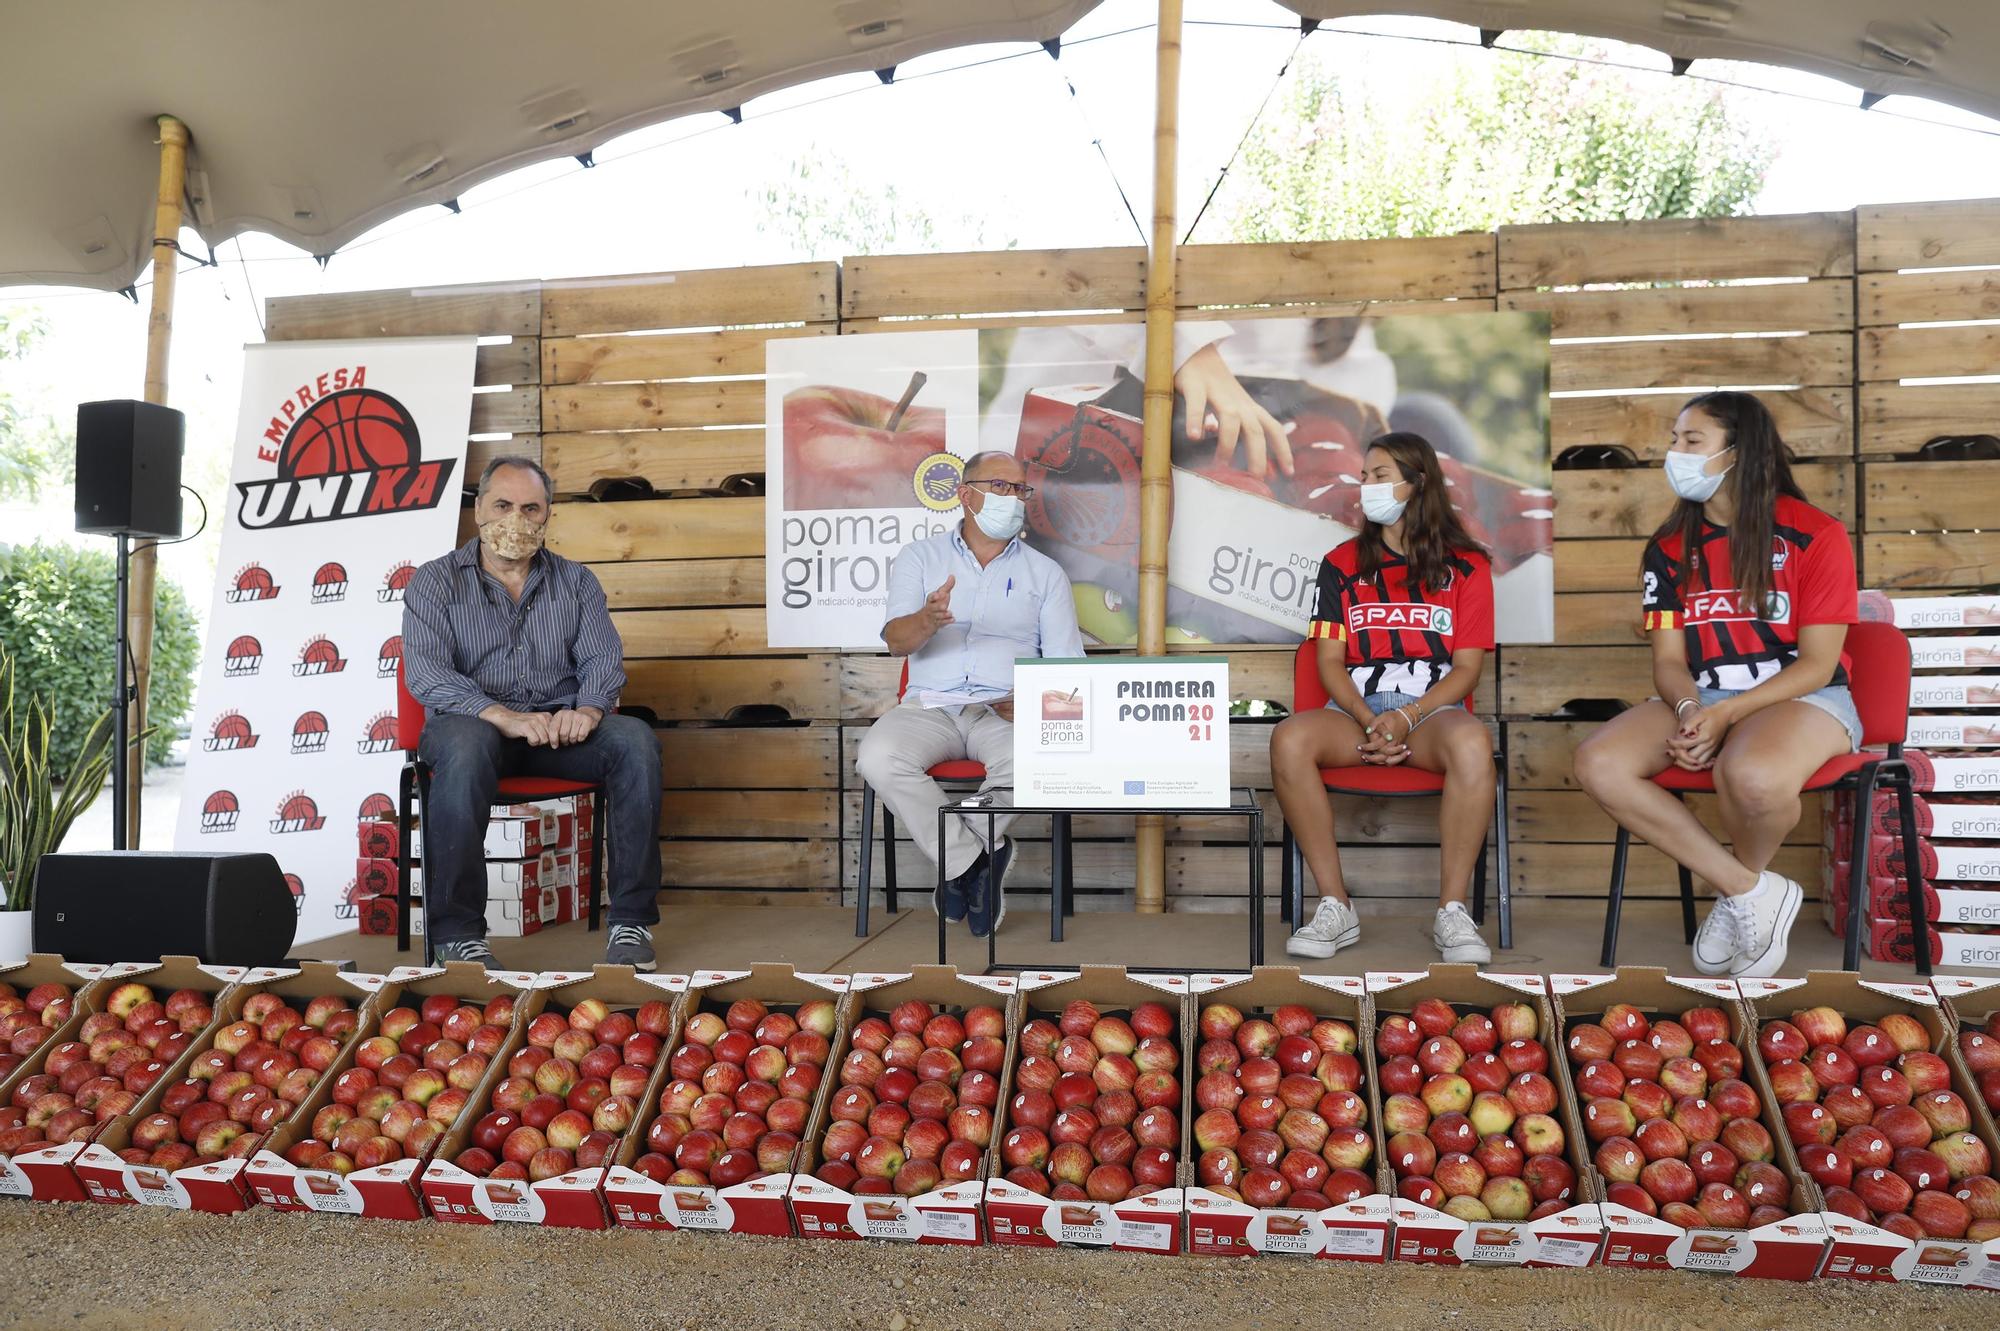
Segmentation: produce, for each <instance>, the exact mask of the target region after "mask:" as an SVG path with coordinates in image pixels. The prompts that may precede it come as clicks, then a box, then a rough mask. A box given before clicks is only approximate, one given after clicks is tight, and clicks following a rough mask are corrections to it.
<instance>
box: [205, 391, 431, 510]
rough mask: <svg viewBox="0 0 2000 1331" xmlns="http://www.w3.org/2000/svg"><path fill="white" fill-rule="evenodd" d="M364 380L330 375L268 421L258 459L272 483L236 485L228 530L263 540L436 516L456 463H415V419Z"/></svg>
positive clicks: (418, 444) (418, 459) (418, 457)
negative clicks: (283, 530)
mask: <svg viewBox="0 0 2000 1331" xmlns="http://www.w3.org/2000/svg"><path fill="white" fill-rule="evenodd" d="M367 378H368V367H367V366H365V365H356V366H353V367H352V368H348V367H345V366H343V367H341V368H338V369H334V370H330V371H328V372H327V373H325V374H322V375H320V376H318V377H317V378H316V379H314V380H312V381H311V382H309V383H304V384H300V385H299V386H298V388H297V389H295V390H293V392H292V394H291V395H290V396H289V397H287V398H286V399H285V400H284V402H283V403H281V404H280V405H279V406H278V408H277V410H276V411H274V412H272V414H271V423H270V425H269V426H267V427H266V428H265V430H264V443H263V444H262V445H260V446H259V447H258V449H257V457H258V460H259V461H262V462H270V463H275V464H276V466H277V475H276V476H274V477H272V478H271V479H269V480H262V481H244V482H240V483H239V484H238V485H237V487H236V492H237V494H238V495H239V496H240V498H239V499H238V501H237V507H236V518H237V521H239V522H241V523H242V524H243V525H244V526H245V527H247V528H249V529H251V530H253V531H262V530H267V529H269V528H274V527H293V526H298V525H299V524H301V523H307V522H333V521H336V520H338V519H341V518H366V517H373V516H375V515H376V514H378V513H414V512H419V511H421V510H423V509H428V508H436V507H437V503H438V500H439V499H441V498H442V497H443V496H444V495H445V493H446V491H447V490H448V488H449V486H448V485H447V482H448V481H449V480H450V478H451V474H452V469H453V468H454V467H456V466H457V465H458V462H457V459H455V458H438V459H434V460H432V461H429V462H426V461H424V459H423V446H422V440H421V439H420V438H419V436H418V432H417V422H416V418H415V417H414V416H412V415H411V414H410V412H409V409H408V408H407V407H405V406H404V405H403V404H402V403H400V402H398V401H397V400H396V399H395V398H393V397H390V396H389V395H388V394H387V393H383V392H380V391H378V390H376V389H373V388H367V387H364V384H365V383H366V381H367Z"/></svg>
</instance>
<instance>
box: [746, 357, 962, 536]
mask: <svg viewBox="0 0 2000 1331" xmlns="http://www.w3.org/2000/svg"><path fill="white" fill-rule="evenodd" d="M918 391H919V392H921V391H922V390H921V387H920V388H919V390H918ZM895 412H896V401H895V399H893V398H886V397H881V396H878V395H877V394H874V393H869V392H864V391H862V390H861V389H857V388H846V387H841V386H839V385H835V384H815V385H812V386H809V387H805V388H795V389H793V390H792V391H791V392H789V393H787V394H785V418H784V419H785V426H784V429H785V506H786V507H787V508H788V509H794V510H797V509H822V508H913V507H916V506H917V505H918V503H919V501H918V498H917V486H918V484H919V483H923V484H925V485H926V493H927V494H929V495H931V496H932V499H933V502H938V501H940V500H942V501H943V502H944V503H945V504H946V506H948V505H949V501H950V497H951V493H952V491H953V490H954V489H955V488H956V485H957V476H956V473H955V472H950V473H949V474H944V473H941V474H940V476H938V477H929V476H924V477H920V476H918V474H917V473H918V470H919V467H920V466H921V464H922V463H923V461H924V459H926V458H928V457H930V456H932V455H933V454H937V453H944V452H946V451H947V450H946V448H945V413H944V411H943V410H942V409H941V408H939V407H936V406H918V405H915V404H912V405H910V406H909V407H907V408H905V409H904V411H903V413H902V416H901V419H900V420H897V421H896V423H895V425H894V426H893V427H892V426H891V425H890V420H891V418H892V416H894V415H895Z"/></svg>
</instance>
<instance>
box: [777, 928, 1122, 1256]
mask: <svg viewBox="0 0 2000 1331" xmlns="http://www.w3.org/2000/svg"><path fill="white" fill-rule="evenodd" d="M851 979H852V991H853V994H854V997H853V998H852V999H851V1000H850V1003H851V1007H850V1011H849V1019H848V1021H847V1023H846V1025H845V1026H844V1028H843V1029H842V1032H841V1038H840V1040H839V1041H838V1042H837V1043H836V1044H835V1045H834V1047H833V1053H832V1059H831V1061H830V1062H829V1063H828V1065H827V1067H828V1077H829V1079H830V1080H832V1081H833V1083H834V1086H833V1089H832V1090H831V1091H830V1092H829V1094H828V1096H827V1098H826V1100H825V1101H824V1103H823V1104H822V1105H821V1107H820V1111H819V1114H818V1116H817V1117H816V1118H815V1119H814V1121H813V1123H812V1125H811V1127H810V1128H809V1130H808V1131H807V1133H806V1136H805V1139H804V1141H803V1142H802V1143H800V1146H799V1164H798V1172H797V1175H796V1177H795V1178H794V1179H793V1182H792V1191H791V1203H792V1216H793V1219H794V1220H796V1221H797V1223H798V1227H799V1233H800V1234H802V1235H804V1236H805V1237H807V1238H830V1239H857V1238H872V1239H906V1240H914V1241H915V1242H918V1243H960V1244H976V1243H979V1242H981V1241H982V1238H981V1227H980V1205H981V1202H982V1201H983V1199H984V1197H985V1190H986V1189H985V1176H986V1167H987V1163H988V1161H989V1159H990V1157H991V1155H992V1149H993V1144H994V1142H995V1141H997V1140H998V1139H999V1136H1000V1133H999V1131H998V1127H997V1125H998V1122H999V1117H1000V1085H1001V1080H1002V1078H1003V1077H1004V1076H1005V1074H1006V1069H1007V1065H1008V1063H1009V1061H1010V1058H1009V1056H1010V1055H1011V1054H1012V1052H1013V1045H1012V1044H1011V1043H1010V1042H1009V1041H1010V1036H1011V1035H1012V1034H1013V1028H1012V1027H1011V1026H1010V1024H1009V1022H1008V1017H1009V1016H1010V1015H1011V1009H1012V1007H1013V1001H1014V997H1015V995H1016V993H1017V992H1018V990H1019V984H1018V982H1017V981H1016V980H1015V979H1014V978H1013V977H1012V976H990V975H968V976H961V975H959V974H958V972H957V971H956V970H955V969H954V968H952V967H950V966H919V967H917V968H916V969H915V970H914V971H910V972H906V973H902V974H858V975H855V976H853V977H851ZM1127 1098H1128V1099H1129V1098H1130V1095H1129V1092H1128V1093H1127ZM1135 1112H1136V1111H1135ZM1107 1130H1110V1129H1107ZM1119 1130H1120V1131H1122V1129H1119ZM1126 1140H1127V1141H1128V1142H1129V1141H1130V1134H1126ZM1124 1154H1125V1155H1126V1156H1127V1157H1128V1158H1129V1154H1130V1152H1129V1151H1127V1152H1125V1153H1124Z"/></svg>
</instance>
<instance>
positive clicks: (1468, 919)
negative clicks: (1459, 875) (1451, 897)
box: [1431, 901, 1493, 966]
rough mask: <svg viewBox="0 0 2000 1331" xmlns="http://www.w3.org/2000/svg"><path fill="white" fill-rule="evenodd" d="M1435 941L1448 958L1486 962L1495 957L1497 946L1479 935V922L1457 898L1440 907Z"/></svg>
mask: <svg viewBox="0 0 2000 1331" xmlns="http://www.w3.org/2000/svg"><path fill="white" fill-rule="evenodd" d="M1431 941H1432V942H1433V943H1436V944H1437V950H1438V951H1439V952H1440V953H1442V954H1443V955H1444V959H1445V960H1446V961H1469V962H1472V963H1473V964H1474V965H1477V966H1484V965H1485V964H1486V963H1487V962H1489V961H1491V960H1493V949H1492V948H1490V947H1488V946H1486V940H1485V939H1484V938H1481V937H1480V936H1479V926H1478V925H1477V924H1475V923H1473V920H1472V916H1471V915H1470V914H1468V913H1467V912H1466V909H1465V907H1464V906H1461V905H1459V904H1458V903H1457V902H1456V901H1454V902H1452V903H1451V904H1450V905H1447V906H1440V907H1439V908H1438V913H1437V921H1436V923H1434V924H1432V925H1431Z"/></svg>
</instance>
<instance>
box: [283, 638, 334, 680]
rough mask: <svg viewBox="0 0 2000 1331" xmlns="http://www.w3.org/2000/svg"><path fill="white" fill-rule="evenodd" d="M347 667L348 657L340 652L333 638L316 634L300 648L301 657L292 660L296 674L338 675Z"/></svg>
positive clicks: (293, 671) (293, 670)
mask: <svg viewBox="0 0 2000 1331" xmlns="http://www.w3.org/2000/svg"><path fill="white" fill-rule="evenodd" d="M345 669H347V658H346V657H344V656H342V655H341V654H340V648H339V647H338V646H336V645H335V644H334V641H333V639H331V638H328V637H325V636H322V635H318V634H315V635H314V636H313V637H310V638H307V639H306V645H305V646H303V647H301V648H299V659H298V660H296V661H294V662H292V673H293V674H294V675H337V674H339V673H340V672H341V671H343V670H345Z"/></svg>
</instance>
